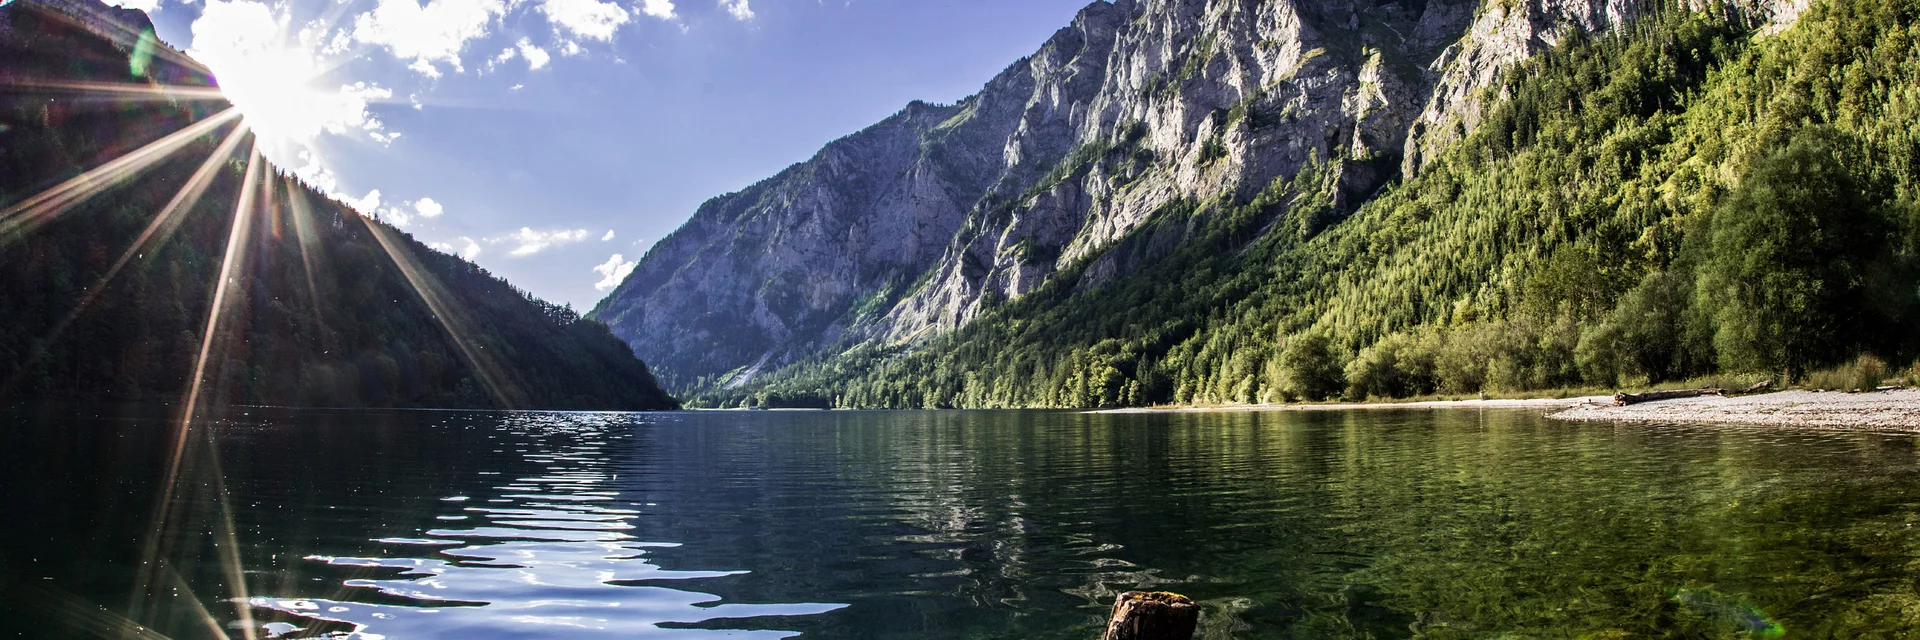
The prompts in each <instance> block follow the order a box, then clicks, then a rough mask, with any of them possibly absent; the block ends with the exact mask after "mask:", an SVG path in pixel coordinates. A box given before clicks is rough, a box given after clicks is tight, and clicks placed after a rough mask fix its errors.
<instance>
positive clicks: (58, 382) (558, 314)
mask: <svg viewBox="0 0 1920 640" xmlns="http://www.w3.org/2000/svg"><path fill="white" fill-rule="evenodd" d="M23 6H24V5H23ZM15 9H20V10H13V11H7V12H4V13H0V15H4V16H5V19H6V24H4V25H0V82H4V83H5V84H6V85H7V86H8V91H7V92H5V93H4V94H0V207H6V209H4V211H6V214H5V215H0V300H4V301H5V302H4V303H3V304H0V327H5V328H6V329H5V330H4V331H0V399H6V400H9V401H12V400H20V399H24V398H34V399H43V400H44V399H63V398H65V399H80V398H85V399H90V400H100V399H107V400H114V399H118V400H138V401H155V400H158V401H178V400H180V398H181V396H182V394H183V393H185V392H186V391H187V389H188V388H189V387H190V386H191V382H192V379H193V376H194V374H195V371H196V362H199V361H201V360H202V353H203V352H204V353H205V356H204V360H205V370H204V374H205V375H204V379H205V380H206V383H205V384H206V388H207V389H208V390H209V391H210V393H211V394H212V395H211V397H212V398H214V399H216V400H217V401H219V402H225V403H236V404H256V405H282V406H330V407H346V406H354V407H472V408H518V409H581V410H588V409H592V410H648V409H669V408H676V407H677V406H678V403H677V402H676V401H675V400H674V399H673V398H671V397H669V396H668V395H667V394H666V393H665V392H664V391H662V390H661V389H660V388H659V386H658V385H657V384H656V383H655V380H654V378H653V375H652V374H651V372H650V371H649V370H648V369H647V366H646V365H645V364H644V363H642V362H640V361H639V360H638V359H636V358H635V357H634V356H633V352H632V349H631V348H630V347H629V346H628V345H627V344H625V343H624V342H622V341H620V340H619V339H617V338H615V337H613V335H612V334H611V333H610V332H609V331H608V330H607V328H606V327H605V326H604V325H601V324H599V323H597V322H593V321H590V320H585V319H583V318H581V317H580V315H579V314H578V313H575V312H574V311H573V310H572V309H570V308H566V307H559V306H555V305H552V304H549V303H546V302H544V301H541V300H539V299H538V298H535V297H534V296H532V295H530V294H528V293H527V292H525V291H522V290H520V289H518V288H515V287H513V286H512V285H510V284H508V283H506V282H504V281H502V280H500V279H498V278H495V277H493V276H492V275H491V274H489V273H488V272H487V271H486V270H484V269H481V268H480V267H478V266H476V265H474V264H472V263H470V262H467V261H465V260H462V259H460V258H457V257H453V256H449V255H446V254H443V253H440V252H437V251H434V250H432V249H429V248H428V247H426V246H425V245H423V244H421V243H420V242H417V241H415V240H414V239H413V238H412V237H411V236H408V235H406V234H405V233H403V232H401V231H399V230H398V229H395V228H393V227H391V226H388V225H386V224H384V223H382V222H380V221H378V220H374V219H370V218H367V217H363V216H362V215H360V214H359V213H356V212H354V211H353V210H352V209H350V208H348V207H346V206H344V205H342V204H340V203H338V202H335V201H333V200H332V199H330V198H327V197H325V196H323V195H321V194H319V193H318V192H316V191H314V190H313V189H311V188H309V187H308V186H307V185H304V184H301V183H300V182H299V181H298V180H296V179H294V178H292V177H289V176H287V175H284V174H282V173H280V172H279V171H278V170H277V169H273V168H272V167H270V166H265V165H264V163H261V164H258V165H254V164H250V163H249V162H248V161H247V160H248V156H247V153H246V149H247V148H248V147H249V146H250V145H248V144H247V143H248V142H250V135H251V134H245V133H244V132H242V133H237V134H236V133H235V132H234V128H235V126H236V125H235V124H233V123H232V122H225V123H220V122H218V121H217V120H209V119H210V118H215V117H216V116H215V114H217V113H220V112H222V111H224V110H225V109H226V108H227V107H228V105H227V104H226V103H225V101H224V100H219V99H207V98H204V97H195V94H193V93H191V92H190V91H179V90H180V89H194V88H199V89H206V88H207V87H208V86H209V81H208V80H207V77H208V76H207V74H206V72H205V71H204V69H199V68H197V65H196V64H195V63H193V62H192V61H191V60H188V59H186V58H185V57H184V56H181V55H180V54H178V53H177V52H172V51H171V50H167V49H164V45H156V44H155V43H154V41H153V39H152V36H151V32H150V31H149V32H148V33H147V34H146V35H145V36H144V37H143V38H142V39H141V40H140V44H139V45H137V46H134V47H132V48H131V49H129V48H127V47H124V46H120V45H117V44H116V43H114V42H112V41H110V40H108V39H105V38H103V37H101V36H100V35H99V34H97V33H95V32H93V31H90V30H88V29H85V28H82V27H81V26H79V25H75V24H73V23H71V22H70V21H65V20H63V19H62V18H61V17H60V16H57V15H52V14H47V13H42V12H38V11H32V10H25V9H21V7H15ZM156 46H157V47H159V48H158V49H156V48H155V47H156ZM156 51H157V52H158V53H157V54H156ZM62 83H64V84H67V85H75V84H84V83H94V84H93V85H91V86H96V87H97V86H108V87H116V88H118V89H119V90H117V91H114V92H109V93H104V94H103V93H101V92H90V91H89V90H87V89H85V88H82V89H80V90H71V89H60V88H50V87H54V86H55V85H59V84H62ZM162 87H165V88H168V89H170V91H159V90H158V89H160V88H162ZM128 96H134V97H128ZM202 122H205V123H209V124H218V125H219V126H217V127H213V128H210V129H208V130H207V131H205V132H204V133H203V134H201V135H198V136H197V137H194V138H193V139H191V140H190V141H188V142H187V143H186V144H185V145H184V146H183V147H182V148H180V149H179V150H178V151H175V152H174V154H173V156H172V158H171V159H170V160H169V161H165V162H159V163H155V164H153V165H152V166H151V167H150V168H148V169H146V170H145V171H144V172H136V173H129V174H124V175H110V176H108V177H109V178H110V179H109V180H106V181H101V182H99V183H97V184H90V185H89V187H90V188H97V191H96V192H91V197H89V198H86V199H84V200H83V201H79V202H76V203H73V204H72V205H71V206H68V207H64V208H59V209H49V210H47V211H44V212H41V213H45V215H38V216H36V215H33V214H34V213H35V211H34V210H33V209H31V208H27V209H22V208H20V207H18V206H15V205H16V204H20V203H28V202H31V200H30V199H31V198H33V197H35V196H36V194H45V193H52V192H51V191H48V189H49V188H50V187H54V186H56V185H59V184H62V183H63V182H66V181H68V180H70V179H72V178H74V177H75V176H78V175H81V174H82V173H83V172H86V171H89V170H92V169H94V168H96V167H100V166H103V165H105V164H106V163H109V162H112V161H114V160H115V159H117V158H126V157H130V156H129V155H128V154H129V152H131V151H134V150H136V149H140V148H142V147H143V146H144V145H147V144H148V143H150V142H153V141H155V140H158V139H161V138H162V137H163V136H165V135H168V134H171V133H173V132H175V131H178V130H182V129H183V128H187V127H190V126H193V125H195V123H202ZM207 158H212V160H210V161H208V162H207V163H206V164H205V165H202V162H201V161H202V159H207ZM196 166H201V167H202V168H201V169H199V171H203V172H209V173H207V175H205V176H204V177H205V178H206V181H205V182H204V185H202V186H201V187H200V190H199V192H198V193H197V194H196V193H194V191H195V190H194V189H193V188H192V185H194V184H196V180H195V177H196V176H195V174H196ZM262 167H264V168H262ZM249 171H253V172H254V174H253V175H248V172H249ZM250 185H251V189H252V190H249V186H250ZM243 194H251V195H243ZM196 196H197V197H196ZM243 197H244V198H248V201H247V202H246V203H244V204H243V203H241V202H240V200H242V198H243ZM175 205H178V207H176V206H175ZM170 212H171V213H170ZM236 215H246V216H251V218H250V219H248V220H247V221H246V222H247V223H248V224H245V225H240V224H235V216H236ZM242 230H244V231H245V233H244V234H243V233H242V232H241V231H242ZM230 242H241V243H245V245H244V246H245V251H243V252H238V253H235V254H234V255H240V256H242V259H241V261H240V262H238V263H236V264H238V265H239V268H238V270H237V271H235V272H234V273H235V274H236V275H235V277H234V279H233V280H232V281H231V282H232V284H233V285H234V287H233V291H232V292H231V293H230V294H229V295H230V296H231V300H230V304H229V305H226V306H225V307H223V309H222V313H223V314H224V315H223V317H224V318H226V319H227V320H226V321H224V322H222V323H221V324H219V325H218V326H219V327H220V329H219V332H218V334H216V335H214V336H211V339H209V337H208V336H205V335H203V334H204V333H205V332H206V328H207V327H208V326H209V322H208V317H209V314H210V312H211V311H212V308H213V299H214V297H215V290H216V288H217V285H218V281H219V280H220V277H219V274H221V273H222V266H223V260H225V258H224V256H226V255H228V254H229V252H228V248H229V243H230ZM203 350H204V351H203Z"/></svg>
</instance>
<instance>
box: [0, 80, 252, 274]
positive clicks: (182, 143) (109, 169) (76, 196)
mask: <svg viewBox="0 0 1920 640" xmlns="http://www.w3.org/2000/svg"><path fill="white" fill-rule="evenodd" d="M239 117H240V112H239V111H238V110H235V109H232V108H229V109H226V110H225V111H221V112H220V113H218V114H216V115H214V116H213V117H210V118H206V119H204V120H201V121H199V122H195V123H193V124H191V125H188V126H187V127H186V128H183V129H181V130H179V131H176V132H174V133H172V134H169V135H167V136H166V137H163V138H161V139H159V140H155V141H153V142H150V143H148V144H147V145H146V146H143V147H140V148H139V149H135V150H133V151H131V152H128V153H127V154H125V155H122V156H120V157H118V158H114V159H113V160H109V161H107V162H106V163H105V164H102V165H100V166H99V167H96V168H94V169H93V170H92V171H88V172H86V173H82V174H80V175H78V176H74V177H73V178H72V179H70V180H67V181H66V182H62V183H60V184H58V185H55V186H54V187H52V188H50V189H47V190H45V191H42V192H40V193H38V194H35V195H33V196H31V197H28V198H27V199H25V200H22V201H20V202H17V203H14V204H13V205H10V206H8V207H7V208H5V209H0V242H7V241H9V240H11V239H17V238H19V237H21V236H24V235H26V234H27V233H30V232H31V231H32V230H34V229H36V228H39V227H40V226H42V225H45V224H47V223H48V222H51V221H52V220H53V219H54V218H57V217H59V215H60V214H62V213H65V212H66V211H67V210H69V209H71V208H73V206H74V205H77V204H79V203H81V202H84V201H86V200H87V199H89V198H92V197H94V196H96V195H99V194H100V192H102V191H105V190H107V189H108V188H110V187H112V186H114V185H116V184H120V183H121V182H123V181H125V180H127V179H130V178H132V177H134V176H136V175H138V174H139V173H140V172H142V171H145V170H147V169H148V168H151V167H152V166H153V165H154V164H156V163H158V162H160V161H161V160H165V159H167V158H168V157H170V156H172V155H173V153H174V152H176V151H179V150H180V149H182V148H184V147H186V146H187V145H189V144H192V143H193V141H194V140H196V139H198V138H199V137H200V136H203V135H206V134H209V133H212V132H213V131H214V130H215V129H218V128H220V126H221V125H224V124H227V123H228V122H231V121H233V120H235V119H238V118H239ZM216 155H217V154H216ZM203 169H204V168H203ZM196 177H197V175H196ZM190 184H191V183H190ZM183 193H184V190H183Z"/></svg>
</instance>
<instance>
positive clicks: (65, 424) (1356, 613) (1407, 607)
mask: <svg viewBox="0 0 1920 640" xmlns="http://www.w3.org/2000/svg"><path fill="white" fill-rule="evenodd" d="M12 420H13V422H14V424H15V430H16V432H17V433H16V434H15V437H14V438H12V441H13V445H14V446H11V447H8V448H6V449H5V450H0V463H4V467H0V480H3V481H4V482H5V484H4V485H0V491H3V492H4V493H3V495H4V497H5V499H6V507H7V513H9V514H12V515H14V516H15V520H16V522H31V523H32V525H31V526H13V527H6V528H0V529H4V531H5V532H4V534H0V535H4V536H5V537H4V539H0V542H4V543H5V547H4V549H5V551H3V552H0V576H4V577H0V580H5V581H6V582H5V583H4V584H0V588H4V589H6V590H7V594H8V595H7V597H6V598H4V599H0V602H4V604H0V607H10V608H12V609H13V611H11V612H9V613H12V614H13V615H12V616H9V618H10V619H13V620H34V621H36V624H39V625H43V626H42V627H41V628H42V629H52V630H54V632H51V633H43V634H38V635H48V636H70V635H84V634H76V633H63V632H61V631H63V630H64V631H73V630H82V631H84V630H85V629H88V628H94V627H97V626H98V623H97V620H99V619H105V618H103V617H102V616H108V615H117V614H121V613H125V612H126V609H125V608H124V607H123V604H124V603H125V602H126V595H125V592H126V590H127V589H129V588H132V585H133V580H132V578H130V577H129V576H131V575H132V574H133V573H134V571H133V569H134V565H136V564H137V563H138V558H139V554H138V545H139V543H140V538H141V536H142V535H143V533H144V531H145V528H146V527H147V526H148V522H149V521H148V515H149V514H150V513H151V506H150V504H149V503H150V502H151V500H152V497H153V495H154V488H153V487H152V486H151V485H152V479H153V478H154V477H156V476H157V475H159V473H160V472H159V470H158V468H159V463H158V462H157V461H156V459H155V458H156V456H155V455H154V453H153V452H154V451H155V450H156V448H157V446H158V444H159V443H158V440H159V436H158V435H156V432H158V431H161V430H160V429H157V428H155V425H156V424H159V423H160V422H163V421H164V420H165V415H164V412H160V411H155V410H153V409H150V408H139V407H127V408H88V409H87V410H85V411H77V412H76V411H65V412H16V414H15V415H13V416H12ZM216 431H217V436H216V437H214V438H211V439H210V440H209V445H208V446H209V447H212V448H213V449H214V450H217V452H218V455H217V456H209V457H211V458H215V459H217V461H218V464H217V465H215V468H217V469H218V473H219V477H221V478H222V479H223V480H224V483H222V486H223V488H224V491H225V494H224V495H225V496H226V500H227V502H228V504H229V505H230V507H231V508H230V510H231V513H232V518H233V531H234V532H235V537H236V539H237V540H239V541H240V545H241V549H240V554H239V557H240V560H241V562H240V563H241V564H242V565H243V566H244V567H245V573H244V574H243V575H244V581H245V583H246V587H247V589H246V591H245V593H247V594H249V596H248V598H247V600H246V602H247V603H249V604H251V606H250V607H241V608H240V609H244V610H246V611H248V612H249V615H250V617H251V618H252V620H253V622H254V624H255V625H256V628H259V629H261V630H262V632H263V635H264V634H265V633H267V632H271V633H276V634H285V635H288V636H314V635H321V634H328V633H337V634H344V633H348V632H353V631H356V630H357V631H358V632H359V633H360V635H361V637H368V638H374V637H387V638H425V637H458V638H487V637H500V638H507V637H513V638H519V637H536V636H546V637H568V638H583V637H613V636H619V637H692V638H698V637H702V636H709V635H729V636H741V637H751V636H754V635H765V636H768V637H781V636H788V635H793V634H802V635H804V636H806V637H821V638H988V637H995V638H998V637H1021V638H1089V637H1095V636H1097V634H1098V629H1099V625H1100V623H1101V622H1102V620H1103V617H1104V614H1105V611H1106V608H1107V606H1108V604H1109V603H1110V602H1111V601H1112V597H1113V595H1114V594H1115V593H1117V592H1119V591H1124V590H1129V589H1138V588H1162V589H1172V590H1176V591H1180V592H1182V593H1185V594H1187V595H1189V596H1192V597H1194V598H1195V599H1196V600H1199V601H1201V602H1202V604H1203V606H1204V608H1205V614H1204V616H1203V619H1202V634H1201V635H1202V637H1205V638H1412V637H1419V638H1475V639H1485V638H1503V637H1504V638H1628V637H1636V638H1637V637H1667V638H1758V637H1781V636H1783V635H1784V636H1785V637H1814V638H1820V637H1832V638H1842V637H1908V635H1911V634H1913V633H1914V632H1913V631H1912V630H1913V629H1916V628H1920V593H1917V589H1920V582H1917V581H1916V580H1915V579H1914V578H1913V577H1912V576H1913V575H1915V574H1914V569H1915V568H1920V567H1917V566H1916V562H1917V560H1920V544H1917V543H1920V534H1916V533H1915V531H1914V529H1913V524H1914V522H1916V521H1920V513H1917V512H1916V505H1920V484H1917V483H1916V482H1915V480H1916V479H1920V478H1916V476H1917V475H1920V474H1917V473H1916V471H1920V465H1916V450H1915V446H1914V445H1915V443H1914V438H1913V437H1911V436H1905V435H1889V434H1872V433H1835V432H1781V431H1758V430H1739V429H1711V428H1687V427H1657V426H1614V425H1571V424H1560V423H1552V422H1548V421H1545V420H1543V419H1541V418H1539V417H1538V416H1536V415H1533V414H1530V413H1527V412H1524V411H1484V412H1483V411H1457V410H1456V411H1359V412H1347V413H1338V412H1329V413H1285V414H1279V413H1269V414H1259V413H1241V414H1202V415H1168V414H1145V415H1093V414H1080V413H1068V412H1043V411H1026V412H901V413H888V412H753V413H683V414H665V415H623V414H556V413H516V414H502V413H460V412H420V411H415V412H404V411H401V412H396V411H384V412H372V411H288V410H270V409H236V410H234V411H233V412H231V413H230V414H229V415H227V416H224V419H222V420H221V421H219V423H218V427H217V429H216ZM190 495H192V496H193V497H192V500H194V501H197V502H196V504H198V503H204V502H208V501H212V500H217V499H219V496H220V495H222V494H220V493H218V492H213V491H199V492H196V493H192V494H190ZM218 511H219V510H218V509H215V508H214V507H213V506H212V505H205V504H203V505H202V507H201V508H200V509H199V511H198V512H197V513H201V514H203V515H205V514H215V513H217V512H218ZM29 518H30V519H29ZM214 544H215V542H214V541H212V540H209V541H208V542H207V543H206V544H201V545H197V546H196V545H179V546H178V547H177V548H176V549H175V550H174V552H173V553H174V555H173V556H170V557H172V558H173V559H172V560H171V561H170V566H171V567H174V568H175V569H176V571H175V573H177V579H176V581H175V582H171V583H168V584H169V585H171V586H170V587H169V588H172V589H177V590H179V594H180V595H179V596H178V597H177V598H175V602H174V604H173V605H171V607H158V608H152V609H150V610H148V611H146V612H145V613H144V614H143V615H144V617H143V618H142V619H141V620H142V622H145V623H148V624H153V625H158V626H160V627H161V628H162V629H165V630H166V631H167V632H168V635H169V636H171V637H179V638H189V637H212V636H214V635H215V633H216V629H218V632H219V633H229V634H232V635H233V636H234V637H240V635H241V632H240V631H239V629H237V626H238V625H237V624H236V623H237V621H235V620H234V618H235V617H236V614H235V613H234V612H235V610H236V608H235V607H234V606H233V603H232V602H230V600H229V599H228V598H227V596H226V594H229V593H231V592H233V589H232V588H231V587H232V585H230V584H227V581H228V580H229V578H228V577H227V574H223V573H222V572H221V571H220V567H219V566H218V565H219V563H218V562H214V561H213V560H214V559H215V558H217V557H218V555H219V554H218V553H217V551H218V549H215V548H213V547H212V546H210V545H214ZM203 611H204V612H205V613H202V612H203ZM89 612H92V613H89ZM209 618H211V619H213V620H214V621H215V624H213V625H212V627H213V628H209V625H208V624H207V621H208V620H209ZM85 620H95V621H96V622H85ZM89 625H92V626H89ZM1903 634H1907V635H1903ZM25 635H29V636H32V635H36V634H35V633H34V632H33V630H25Z"/></svg>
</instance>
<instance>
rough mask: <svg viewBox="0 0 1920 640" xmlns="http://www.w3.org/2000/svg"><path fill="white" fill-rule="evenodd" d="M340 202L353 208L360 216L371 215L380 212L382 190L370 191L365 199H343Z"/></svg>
mask: <svg viewBox="0 0 1920 640" xmlns="http://www.w3.org/2000/svg"><path fill="white" fill-rule="evenodd" d="M340 201H341V202H343V203H345V204H346V205H347V206H349V207H353V210H355V211H358V212H360V215H370V214H372V213H374V212H376V211H379V210H380V190H379V189H374V190H373V191H369V192H367V195H366V197H364V198H343V199H341V200H340Z"/></svg>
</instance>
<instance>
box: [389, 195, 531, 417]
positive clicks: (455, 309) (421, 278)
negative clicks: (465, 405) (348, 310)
mask: <svg viewBox="0 0 1920 640" xmlns="http://www.w3.org/2000/svg"><path fill="white" fill-rule="evenodd" d="M358 219H359V220H360V221H361V223H363V224H365V225H366V226H367V231H368V232H370V233H372V234H373V238H374V239H375V240H377V241H379V242H380V248H381V249H383V250H385V251H386V252H387V256H388V257H389V258H392V259H393V264H394V266H397V267H399V268H400V274H401V275H403V276H405V277H406V279H407V284H409V285H411V286H412V287H413V292H414V293H415V294H418V295H419V296H420V300H421V301H422V302H425V303H427V310H428V311H430V312H432V313H433V319H434V320H437V321H439V323H440V328H441V329H442V330H445V331H446V332H447V337H448V338H451V339H452V340H453V344H454V347H455V348H457V349H458V350H459V351H460V355H461V356H462V357H464V358H465V359H466V360H467V364H468V366H471V367H473V372H474V375H476V376H478V377H479V378H480V384H481V386H484V387H486V388H487V393H489V394H490V395H492V396H493V399H494V402H495V403H498V404H499V405H500V406H501V407H502V408H506V409H519V408H522V407H526V406H528V402H527V400H526V394H525V393H524V392H522V391H521V388H520V386H519V385H518V384H515V383H514V382H513V374H512V371H511V370H510V369H508V368H507V367H505V366H503V365H501V364H500V362H499V361H497V360H495V359H494V357H493V355H492V354H490V353H487V350H486V349H487V347H486V345H482V344H479V343H478V341H477V340H475V339H474V338H473V336H475V335H478V334H477V333H475V332H474V331H473V329H472V327H471V326H470V325H469V324H468V323H467V320H466V316H465V312H464V309H463V308H462V307H460V306H459V305H455V304H451V303H449V302H448V300H447V298H448V294H447V292H446V291H445V289H443V288H442V287H441V286H440V282H439V280H438V279H436V278H434V277H433V274H432V273H430V272H428V271H427V270H426V269H425V268H422V267H421V266H420V263H419V262H418V261H417V260H414V258H413V254H412V253H411V252H409V251H408V250H407V248H406V247H405V246H404V245H403V243H402V242H401V241H400V239H399V238H397V237H395V235H396V234H397V232H396V231H394V230H393V228H392V227H388V226H387V225H385V224H383V223H380V222H376V221H372V220H368V219H366V218H365V217H359V218H358Z"/></svg>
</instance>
